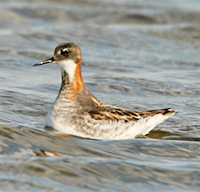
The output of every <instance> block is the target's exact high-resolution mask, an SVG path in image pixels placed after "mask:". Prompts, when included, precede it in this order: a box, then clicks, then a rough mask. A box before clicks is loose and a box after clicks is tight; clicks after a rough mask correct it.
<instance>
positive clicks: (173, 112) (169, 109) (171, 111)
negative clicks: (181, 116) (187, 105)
mask: <svg viewBox="0 0 200 192" xmlns="http://www.w3.org/2000/svg"><path fill="white" fill-rule="evenodd" d="M164 110H165V111H164V113H163V115H164V116H168V117H170V116H172V115H174V114H175V113H176V112H177V111H176V110H173V109H171V108H167V109H164Z"/></svg>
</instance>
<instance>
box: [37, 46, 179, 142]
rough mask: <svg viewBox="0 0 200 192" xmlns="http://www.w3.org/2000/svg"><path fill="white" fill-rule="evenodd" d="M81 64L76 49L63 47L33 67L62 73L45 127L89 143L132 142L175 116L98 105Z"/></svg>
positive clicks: (168, 113) (99, 103)
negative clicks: (50, 65) (52, 67)
mask: <svg viewBox="0 0 200 192" xmlns="http://www.w3.org/2000/svg"><path fill="white" fill-rule="evenodd" d="M81 62H82V55H81V49H80V48H79V46H78V45H76V44H74V43H62V44H60V45H58V46H57V47H56V49H55V52H54V56H53V57H51V58H49V59H47V60H44V61H41V62H39V63H37V64H35V65H34V66H39V65H43V64H47V63H57V64H58V65H59V66H60V67H61V72H62V84H61V88H60V91H59V94H58V97H57V99H56V101H55V102H54V104H53V106H52V107H51V109H50V111H49V112H48V114H47V117H46V122H45V124H46V126H49V127H52V128H54V129H56V130H58V131H60V132H62V133H67V134H70V135H76V136H80V137H85V138H91V139H99V140H117V139H132V138H135V137H136V136H137V135H145V134H147V133H149V131H151V130H152V129H153V128H154V127H155V126H156V125H158V124H159V123H162V122H163V121H164V120H166V119H167V118H169V117H170V116H172V115H174V113H175V111H173V110H171V109H170V108H168V109H160V110H151V111H144V112H135V111H129V110H126V109H120V108H118V107H115V106H112V105H107V104H103V103H101V102H100V101H98V100H97V99H96V98H95V97H94V96H93V94H92V93H91V92H90V91H89V89H88V88H87V87H86V85H85V84H84V82H83V79H82V76H81Z"/></svg>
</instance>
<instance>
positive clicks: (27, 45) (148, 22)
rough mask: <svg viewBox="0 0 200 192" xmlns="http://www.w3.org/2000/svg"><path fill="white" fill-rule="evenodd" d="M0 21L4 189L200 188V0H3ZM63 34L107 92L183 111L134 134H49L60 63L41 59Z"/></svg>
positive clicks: (124, 101)
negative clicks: (42, 153)
mask: <svg viewBox="0 0 200 192" xmlns="http://www.w3.org/2000/svg"><path fill="white" fill-rule="evenodd" d="M0 28H1V30H0V37H1V38H0V45H1V46H0V55H1V57H0V104H1V105H0V182H1V184H0V186H1V187H0V190H2V191H5V190H9V191H16V190H19V191H161V190H163V191H169V190H171V191H179V192H180V191H199V188H200V182H199V181H200V163H199V159H200V143H199V141H200V122H199V115H200V102H199V95H200V89H199V88H200V86H199V80H200V78H199V77H200V2H199V0H168V1H164V0H148V1H146V0H101V1H100V0H94V1H89V0H88V1H87V0H77V1H73V0H71V1H70V0H57V1H55V0H20V1H19V0H15V1H14V0H0ZM63 42H74V43H76V44H78V45H79V46H80V47H81V50H82V55H83V67H82V75H83V79H84V81H85V83H86V84H87V86H88V87H89V88H90V90H91V91H92V92H93V94H94V95H95V96H96V97H97V98H98V99H99V100H100V101H102V102H104V103H108V104H112V105H117V106H119V107H121V108H127V109H131V110H136V111H143V110H151V109H160V108H167V107H171V108H173V109H175V110H177V111H178V113H177V114H176V115H175V116H173V117H172V118H170V119H169V120H167V121H166V122H165V123H163V124H161V125H159V126H157V127H156V128H155V129H154V130H153V131H151V132H150V134H148V135H147V137H144V138H138V139H133V140H127V141H91V140H86V139H80V138H72V139H62V138H58V137H55V136H52V135H50V134H48V133H47V132H46V131H45V130H44V118H45V116H46V114H47V112H48V110H49V109H50V106H51V105H52V103H53V102H54V100H55V98H56V96H57V94H58V90H59V87H60V69H59V67H58V66H57V65H53V64H51V65H46V66H41V67H37V68H32V65H33V64H35V63H37V62H39V61H41V60H44V59H46V58H49V57H50V56H52V55H53V52H54V48H55V47H56V46H57V45H58V44H60V43H63ZM40 149H43V150H50V151H53V152H56V153H58V154H60V155H61V158H53V157H51V158H50V157H47V158H44V157H36V156H35V153H34V151H39V150H40Z"/></svg>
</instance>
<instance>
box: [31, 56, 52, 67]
mask: <svg viewBox="0 0 200 192" xmlns="http://www.w3.org/2000/svg"><path fill="white" fill-rule="evenodd" d="M53 62H54V58H53V57H51V58H49V59H46V60H44V61H41V62H38V63H36V64H34V65H33V67H37V66H39V65H44V64H47V63H53Z"/></svg>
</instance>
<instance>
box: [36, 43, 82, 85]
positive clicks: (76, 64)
mask: <svg viewBox="0 0 200 192" xmlns="http://www.w3.org/2000/svg"><path fill="white" fill-rule="evenodd" d="M81 60H82V56H81V49H80V47H79V46H78V45H76V44H74V43H62V44H60V45H58V46H57V47H56V48H55V51H54V56H53V57H51V58H49V59H46V60H44V61H41V62H39V63H36V64H35V65H33V67H35V66H39V65H44V64H47V63H57V64H58V65H59V66H60V67H61V69H62V74H64V72H66V73H67V74H68V76H69V81H73V79H74V77H75V73H77V72H79V76H81ZM77 69H78V70H77Z"/></svg>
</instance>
